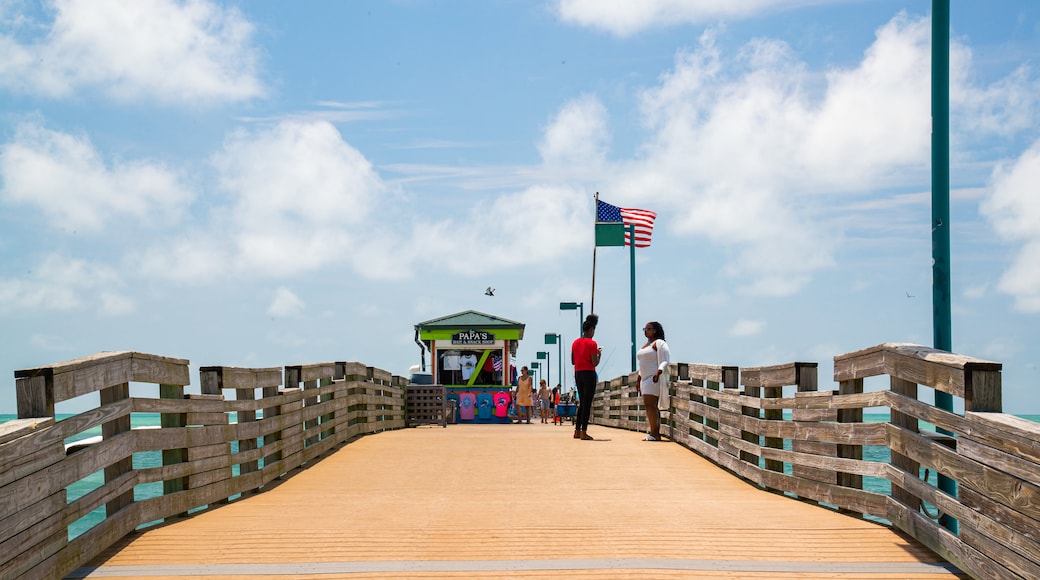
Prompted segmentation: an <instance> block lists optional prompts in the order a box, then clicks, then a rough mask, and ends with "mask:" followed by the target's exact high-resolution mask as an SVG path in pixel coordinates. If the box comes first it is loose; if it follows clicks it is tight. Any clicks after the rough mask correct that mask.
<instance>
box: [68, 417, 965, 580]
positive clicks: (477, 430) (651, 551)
mask: <svg viewBox="0 0 1040 580" xmlns="http://www.w3.org/2000/svg"><path fill="white" fill-rule="evenodd" d="M571 433H572V431H571V429H570V427H569V426H555V425H552V424H541V423H534V424H531V425H527V424H519V425H450V426H448V427H447V428H441V427H437V426H431V427H420V428H414V429H401V430H394V431H387V432H383V433H379V434H376V435H370V436H366V437H363V438H361V439H359V440H357V441H355V442H353V443H350V444H348V445H344V446H341V447H339V448H337V449H336V450H335V451H333V452H332V453H331V454H330V455H329V456H328V457H326V458H323V459H322V460H320V461H317V462H314V463H313V464H312V465H311V466H310V467H308V468H306V469H304V470H303V471H302V472H300V473H298V474H296V475H294V476H293V477H291V478H288V479H286V480H284V481H281V482H280V483H277V484H276V485H269V486H268V487H267V488H266V489H265V490H264V491H263V492H261V493H258V494H254V495H251V496H249V497H247V498H245V499H242V500H237V501H234V502H232V503H231V504H229V505H226V506H222V507H219V508H217V509H213V510H210V511H207V512H205V513H201V514H197V515H195V516H193V517H189V518H184V519H180V520H177V521H174V522H173V523H170V524H166V525H163V526H160V527H155V528H152V529H149V530H146V531H141V532H135V533H133V534H131V535H130V536H128V537H127V538H125V539H124V540H123V541H122V542H120V543H118V544H117V545H115V546H113V547H112V548H110V549H108V550H106V551H105V552H104V553H103V554H101V556H100V557H98V558H96V559H95V560H94V561H93V562H91V564H90V565H89V566H86V567H82V568H79V569H78V570H76V571H75V572H74V573H73V574H72V575H70V576H69V577H72V578H112V577H124V578H125V577H139V578H181V579H183V578H219V579H222V580H230V579H236V578H256V577H263V578H268V579H278V578H322V579H327V578H341V577H343V578H458V577H494V578H499V577H515V578H549V577H552V578H559V577H571V578H680V577H681V578H691V577H693V578H929V579H937V578H958V577H967V576H962V575H960V574H959V573H958V571H957V570H956V568H954V567H953V566H951V565H950V564H948V563H946V562H944V561H943V560H942V559H941V558H939V557H938V556H936V555H935V554H934V553H932V552H931V551H929V550H928V549H927V548H925V547H923V546H922V545H921V544H919V543H918V542H916V541H915V540H913V539H910V538H908V537H907V536H905V535H902V534H901V533H899V532H898V531H897V530H894V529H892V528H889V527H885V526H881V525H877V524H874V523H871V522H869V521H865V520H863V519H859V518H856V517H852V516H846V515H842V514H839V513H836V512H834V511H830V510H827V509H825V508H821V507H817V506H814V505H810V504H808V503H805V502H800V501H797V500H794V499H790V498H787V497H784V496H781V495H778V494H774V493H769V492H766V491H762V490H760V489H758V488H757V487H755V486H752V485H749V484H747V483H745V482H744V481H742V480H741V479H739V478H737V477H734V476H733V475H732V474H730V473H728V472H726V471H724V470H722V469H721V468H719V467H717V466H715V465H713V464H712V463H710V462H708V461H706V460H704V459H703V458H701V457H700V456H698V455H697V454H695V453H693V452H691V451H690V450H688V449H686V448H684V447H682V446H680V445H677V444H674V443H670V442H660V443H652V442H644V441H642V437H643V436H642V434H640V433H637V432H634V431H627V430H619V429H610V428H606V427H600V426H593V427H592V429H590V434H592V435H594V436H595V437H597V440H596V441H578V440H575V439H573V438H572V437H571Z"/></svg>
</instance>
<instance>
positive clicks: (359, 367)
mask: <svg viewBox="0 0 1040 580" xmlns="http://www.w3.org/2000/svg"><path fill="white" fill-rule="evenodd" d="M199 374H200V390H201V393H200V394H187V395H186V394H185V386H186V385H188V384H189V377H188V375H189V370H188V361H187V360H184V359H175V358H168V357H162V356H155V355H150V354H142V353H137V352H116V353H100V354H97V355H94V356H90V357H86V358H82V359H77V360H72V361H68V362H64V363H59V364H56V365H53V366H48V367H40V368H33V369H27V370H23V371H16V372H15V378H16V390H17V396H18V416H19V419H18V420H16V421H11V422H8V423H5V424H3V425H0V578H5V579H6V578H61V577H63V576H65V575H66V574H68V573H69V572H71V571H73V570H74V569H76V568H77V567H79V566H81V565H83V564H85V563H87V562H88V561H89V560H90V559H92V558H93V557H95V556H96V555H98V554H99V553H100V552H101V551H102V550H104V549H105V548H107V547H109V546H111V545H112V544H114V543H115V542H117V541H118V540H119V539H120V538H122V537H123V536H125V535H126V534H128V533H129V532H131V531H133V530H134V529H136V528H137V527H139V526H141V525H144V524H148V523H153V522H161V521H163V520H164V519H165V518H170V517H175V516H178V515H182V514H186V513H188V512H189V511H195V510H198V509H200V508H206V507H208V506H211V505H219V504H222V503H226V502H228V501H230V500H233V499H235V498H238V497H240V496H241V495H243V494H249V493H252V492H256V491H258V490H262V489H263V488H264V486H265V485H268V484H270V483H271V482H272V481H274V480H276V479H279V478H284V477H286V476H287V475H289V474H291V473H292V472H293V470H294V469H296V468H297V467H299V466H301V465H304V464H306V463H308V462H311V461H314V460H316V459H317V458H319V456H321V455H323V454H325V453H327V452H329V451H330V450H332V449H333V448H335V447H337V446H339V445H341V444H342V443H344V442H348V441H350V440H352V439H353V438H356V437H358V436H360V435H364V434H367V433H375V432H378V431H384V430H387V429H398V428H402V427H404V425H405V410H404V392H405V388H406V387H405V383H406V381H405V380H404V379H402V378H401V377H395V376H391V375H390V373H388V372H386V371H382V370H380V369H375V368H372V367H366V366H365V365H364V364H361V363H356V362H336V363H321V364H308V365H294V366H286V367H284V370H283V369H282V368H280V367H272V368H235V367H226V366H217V367H202V368H201V369H200V370H199ZM139 383H140V384H144V385H145V387H141V388H147V385H149V384H150V385H156V386H158V395H159V396H158V398H143V397H137V396H133V397H132V396H131V393H130V391H131V384H133V385H134V391H135V392H136V391H138V390H139V387H138V384H139ZM95 392H96V393H99V395H100V405H99V406H97V407H96V408H93V409H90V410H89V411H86V412H83V413H80V414H78V415H75V416H73V417H69V418H66V419H63V420H61V421H55V418H54V417H55V415H54V409H55V404H57V403H61V402H63V401H68V400H70V399H73V398H75V397H78V396H81V395H88V394H91V393H95ZM231 392H233V393H234V397H233V398H232V397H225V393H229V394H230V393H231ZM257 395H259V398H258V396H257ZM134 413H159V414H160V422H161V428H160V429H132V428H131V417H132V414H134ZM99 426H100V428H101V433H102V435H101V440H100V441H98V442H95V443H94V444H91V445H89V446H82V447H80V448H78V449H80V450H78V451H75V452H73V451H74V450H75V449H77V447H73V448H71V449H70V452H69V453H66V445H65V442H66V441H67V440H69V439H70V438H76V437H77V436H80V435H81V434H83V433H84V432H86V431H88V430H90V429H96V428H97V427H99ZM142 452H160V453H161V457H162V464H161V465H159V466H156V467H135V465H134V454H135V453H142ZM100 471H103V472H104V483H103V484H102V485H101V486H100V487H97V488H96V489H94V490H92V491H90V492H89V493H86V494H85V495H83V496H82V497H80V498H78V499H75V500H74V501H71V502H69V501H67V488H68V487H69V486H71V485H73V484H75V483H76V482H79V481H80V480H82V479H84V478H86V477H88V476H90V475H92V474H95V473H98V472H100ZM159 482H161V485H162V488H163V493H162V494H161V495H158V497H151V498H147V499H136V500H135V497H134V492H135V487H136V486H140V485H145V484H158V483H159ZM98 508H104V510H105V517H104V518H103V519H102V520H101V521H100V522H99V523H97V524H96V525H94V526H93V527H90V528H89V529H88V530H86V531H85V532H83V533H82V534H80V535H78V536H76V537H75V538H71V539H70V532H69V526H70V524H72V523H73V522H76V521H77V520H80V519H81V518H82V517H83V516H85V515H87V514H89V513H91V512H93V511H94V510H95V509H98Z"/></svg>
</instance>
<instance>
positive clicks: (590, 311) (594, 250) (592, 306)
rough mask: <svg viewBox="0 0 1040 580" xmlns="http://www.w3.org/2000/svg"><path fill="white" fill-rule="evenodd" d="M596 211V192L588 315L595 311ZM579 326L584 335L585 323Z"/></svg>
mask: <svg viewBox="0 0 1040 580" xmlns="http://www.w3.org/2000/svg"><path fill="white" fill-rule="evenodd" d="M598 211H599V192H598V191H597V192H596V205H595V206H594V209H593V210H592V213H593V217H592V305H591V306H589V313H590V314H591V313H593V312H595V311H596V222H597V221H599V217H598V215H599V214H598ZM581 324H582V325H583V326H582V334H584V328H585V327H584V324H585V321H584V320H582V321H581Z"/></svg>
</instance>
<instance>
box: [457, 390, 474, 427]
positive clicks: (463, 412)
mask: <svg viewBox="0 0 1040 580" xmlns="http://www.w3.org/2000/svg"><path fill="white" fill-rule="evenodd" d="M476 405H477V396H476V395H474V394H473V393H462V394H460V395H459V418H460V419H462V420H463V421H472V420H473V414H474V412H475V411H476V409H475V407H476Z"/></svg>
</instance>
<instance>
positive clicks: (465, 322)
mask: <svg viewBox="0 0 1040 580" xmlns="http://www.w3.org/2000/svg"><path fill="white" fill-rule="evenodd" d="M495 328H501V329H507V328H508V329H515V330H519V331H520V338H523V337H524V323H523V322H517V321H515V320H509V319H507V318H501V317H499V316H492V315H491V314H484V313H483V312H477V311H476V310H466V311H464V312H457V313H455V314H449V315H448V316H442V317H440V318H434V319H433V320H427V321H426V322H420V323H419V324H416V325H415V329H416V330H419V331H423V330H440V329H459V330H470V329H495Z"/></svg>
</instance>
